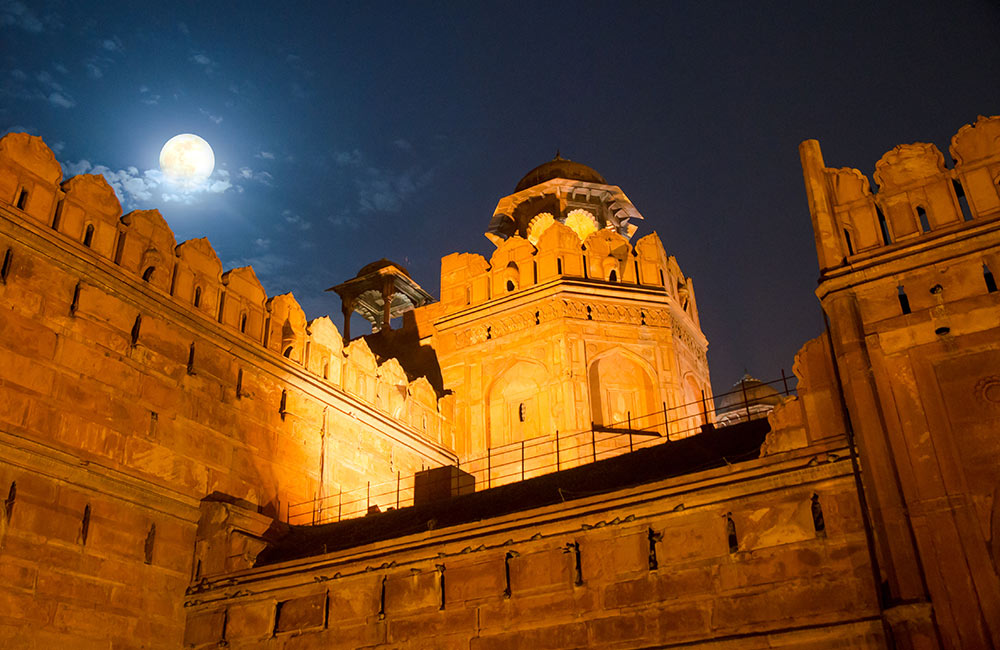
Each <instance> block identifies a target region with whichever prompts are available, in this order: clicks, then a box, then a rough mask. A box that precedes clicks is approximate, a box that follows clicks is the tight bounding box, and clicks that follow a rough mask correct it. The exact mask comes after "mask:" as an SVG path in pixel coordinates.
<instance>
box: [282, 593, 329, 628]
mask: <svg viewBox="0 0 1000 650" xmlns="http://www.w3.org/2000/svg"><path fill="white" fill-rule="evenodd" d="M326 605H327V597H326V592H323V593H319V594H313V595H311V596H300V597H298V598H289V599H288V600H283V601H280V602H279V603H278V609H277V621H276V623H275V626H274V629H275V631H276V632H295V631H299V630H308V629H312V628H321V627H323V626H324V625H325V623H326Z"/></svg>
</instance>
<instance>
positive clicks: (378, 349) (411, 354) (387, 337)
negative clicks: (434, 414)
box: [362, 311, 451, 398]
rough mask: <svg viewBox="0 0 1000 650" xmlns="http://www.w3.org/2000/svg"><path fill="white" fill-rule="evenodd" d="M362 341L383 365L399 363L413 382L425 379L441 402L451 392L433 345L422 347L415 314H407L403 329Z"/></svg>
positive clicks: (382, 332)
mask: <svg viewBox="0 0 1000 650" xmlns="http://www.w3.org/2000/svg"><path fill="white" fill-rule="evenodd" d="M362 338H364V340H365V342H366V343H367V344H368V347H369V349H371V351H372V352H374V353H375V356H376V357H378V360H379V363H381V362H383V361H385V360H386V359H396V360H397V361H398V362H399V365H400V366H402V368H403V371H404V372H405V373H406V377H407V379H408V380H409V381H413V380H414V379H417V378H418V377H425V378H426V379H427V381H428V382H430V385H431V386H432V387H433V388H434V393H435V394H436V395H437V397H438V398H441V397H444V396H445V395H447V394H449V393H450V392H451V391H447V390H445V388H444V379H442V377H441V364H440V363H439V362H438V357H437V351H435V350H434V348H433V347H431V346H429V345H421V344H420V333H419V332H418V331H417V325H416V319H415V318H414V313H413V312H412V311H411V312H407V313H405V314H403V327H402V328H400V329H396V330H383V331H381V332H377V333H374V334H368V335H366V336H364V337H362Z"/></svg>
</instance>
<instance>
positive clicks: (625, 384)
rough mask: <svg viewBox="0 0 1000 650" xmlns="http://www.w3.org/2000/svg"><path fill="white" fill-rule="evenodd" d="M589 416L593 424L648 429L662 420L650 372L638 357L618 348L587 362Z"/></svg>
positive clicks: (644, 362)
mask: <svg viewBox="0 0 1000 650" xmlns="http://www.w3.org/2000/svg"><path fill="white" fill-rule="evenodd" d="M587 379H588V382H589V384H590V414H591V419H592V420H593V421H594V423H595V424H604V425H607V426H615V427H627V426H628V420H629V416H631V419H632V428H633V429H642V428H650V429H652V428H653V427H655V426H656V425H657V423H658V422H659V421H660V419H661V417H662V416H661V414H660V413H659V411H661V406H660V404H659V401H658V400H657V398H656V389H655V384H654V383H653V372H652V368H650V367H649V366H648V364H647V362H646V361H645V360H644V359H642V358H641V357H640V356H639V355H637V354H635V353H633V352H629V351H628V350H624V349H621V348H615V349H613V350H609V351H607V352H604V353H602V354H600V355H598V356H597V357H595V358H594V360H593V361H592V362H591V363H590V368H589V370H588V372H587Z"/></svg>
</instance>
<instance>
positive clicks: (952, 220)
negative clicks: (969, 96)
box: [799, 116, 1000, 271]
mask: <svg viewBox="0 0 1000 650" xmlns="http://www.w3.org/2000/svg"><path fill="white" fill-rule="evenodd" d="M998 139H1000V116H995V117H982V116H980V117H979V119H978V120H977V121H976V123H975V124H967V125H965V126H963V127H962V128H961V129H959V131H958V133H956V134H955V135H954V137H952V139H951V147H950V152H951V156H952V158H953V159H954V161H955V166H954V168H952V169H948V168H947V167H946V166H945V162H944V155H943V154H942V153H941V151H940V150H938V148H937V147H936V146H934V145H933V144H928V143H924V142H917V143H914V144H904V145H899V146H897V147H895V148H894V149H893V150H892V151H889V152H888V153H886V154H885V155H884V156H882V158H881V160H879V161H878V162H877V163H876V164H875V174H874V178H875V182H876V183H877V184H878V186H879V191H878V192H877V193H873V192H872V190H871V185H870V183H869V180H868V178H867V177H866V176H865V175H864V174H862V173H861V172H860V171H858V170H857V169H852V168H846V167H845V168H842V169H831V168H828V167H826V166H825V165H824V163H823V157H822V154H821V153H820V149H819V143H818V142H817V141H815V140H806V141H805V142H803V143H802V145H801V146H800V148H799V152H800V154H801V157H802V167H803V171H804V174H805V181H806V190H807V194H808V198H809V208H810V212H811V213H812V216H813V224H814V228H815V231H816V248H817V253H818V255H819V264H820V269H821V270H824V271H825V270H827V269H831V268H835V267H839V266H842V265H844V264H848V263H853V262H855V261H857V260H860V259H864V258H866V257H870V256H871V255H874V254H877V253H879V252H883V251H885V250H893V249H895V248H898V247H899V246H900V245H905V244H908V243H912V242H913V241H915V240H917V239H919V238H923V237H930V236H935V235H938V234H942V233H945V232H950V231H953V230H955V229H957V228H961V227H962V224H964V223H966V222H969V221H985V220H988V219H993V218H995V217H997V216H1000V148H998V147H997V141H998Z"/></svg>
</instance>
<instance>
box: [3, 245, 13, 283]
mask: <svg viewBox="0 0 1000 650" xmlns="http://www.w3.org/2000/svg"><path fill="white" fill-rule="evenodd" d="M13 259H14V253H13V252H11V250H10V249H9V248H8V249H7V250H5V251H4V253H3V264H0V282H3V283H4V284H7V276H8V275H10V263H11V260H13Z"/></svg>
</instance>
